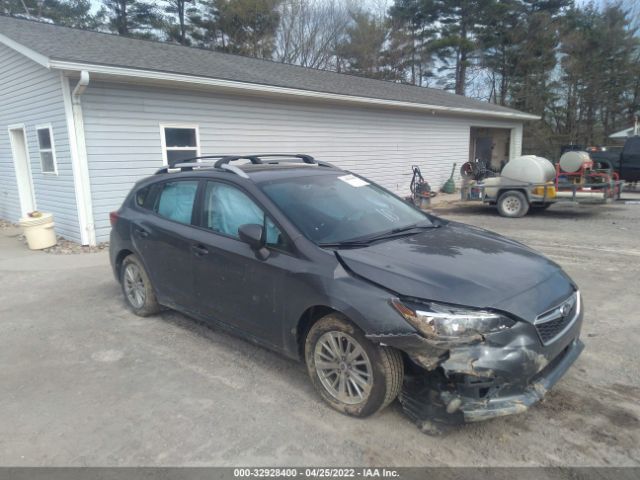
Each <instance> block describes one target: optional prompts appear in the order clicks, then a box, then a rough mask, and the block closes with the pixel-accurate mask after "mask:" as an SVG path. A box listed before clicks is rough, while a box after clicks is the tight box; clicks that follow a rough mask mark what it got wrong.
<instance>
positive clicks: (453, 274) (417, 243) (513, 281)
mask: <svg viewBox="0 0 640 480" xmlns="http://www.w3.org/2000/svg"><path fill="white" fill-rule="evenodd" d="M337 255H338V257H339V259H341V261H342V262H343V264H344V265H345V267H346V268H347V269H348V270H350V271H351V272H352V273H354V274H355V275H357V276H359V277H362V278H364V279H366V280H368V281H370V282H373V283H375V284H377V285H380V286H382V287H384V288H385V289H387V290H391V291H392V292H394V293H396V294H398V295H400V296H406V297H414V298H418V299H424V300H432V301H437V302H443V303H451V304H455V305H464V306H469V307H477V308H492V309H497V310H502V311H506V312H509V313H511V314H513V315H516V316H518V317H520V318H522V319H524V320H528V321H533V319H535V317H536V316H538V315H539V314H540V313H542V312H544V311H546V310H548V309H550V308H553V307H554V306H556V305H558V304H559V303H560V302H561V301H562V300H564V299H565V298H566V297H567V296H569V295H570V294H571V292H572V291H573V290H574V288H575V286H574V285H573V283H572V281H571V279H570V278H569V277H568V276H567V275H566V274H565V273H564V272H563V271H562V269H561V268H560V267H559V266H558V265H557V264H556V263H554V262H552V261H551V260H549V259H547V258H545V257H544V256H542V255H541V254H539V253H537V252H535V251H534V250H532V249H530V248H528V247H526V246H524V245H522V244H520V243H518V242H516V241H513V240H509V239H507V238H504V237H501V236H499V235H497V234H494V233H491V232H488V231H486V230H483V229H480V228H476V227H471V226H468V225H463V224H459V223H454V222H447V223H445V224H443V225H441V226H440V227H439V228H433V229H428V230H424V231H422V232H420V233H418V234H415V235H409V236H404V237H400V238H397V239H393V240H386V241H382V242H378V243H375V244H373V245H370V246H368V247H365V248H357V249H341V250H339V251H337Z"/></svg>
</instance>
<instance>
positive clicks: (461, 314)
mask: <svg viewBox="0 0 640 480" xmlns="http://www.w3.org/2000/svg"><path fill="white" fill-rule="evenodd" d="M391 305H393V307H394V308H395V309H396V310H397V311H398V313H400V315H402V317H403V318H404V319H405V320H407V321H408V322H409V323H410V324H411V325H413V326H414V327H415V328H416V329H417V330H418V331H419V332H420V333H422V334H423V335H424V336H426V337H428V338H452V337H453V338H461V337H470V336H474V335H478V334H480V335H482V334H486V333H492V332H499V331H501V330H505V329H507V328H511V327H512V326H513V325H515V323H516V322H515V321H514V320H512V319H511V318H509V317H506V316H504V315H501V314H499V313H495V312H489V311H486V310H474V309H467V308H460V307H455V306H453V305H445V304H442V303H434V302H429V303H424V304H422V303H406V302H402V301H400V300H399V299H397V298H394V299H392V300H391Z"/></svg>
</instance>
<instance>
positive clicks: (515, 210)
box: [497, 190, 529, 218]
mask: <svg viewBox="0 0 640 480" xmlns="http://www.w3.org/2000/svg"><path fill="white" fill-rule="evenodd" d="M497 205H498V213H500V215H502V216H503V217H509V218H519V217H524V216H525V215H526V214H527V212H528V211H529V201H528V200H527V197H525V195H524V193H522V192H519V191H518V190H508V191H506V192H504V193H503V194H502V195H500V198H499V199H498V204H497Z"/></svg>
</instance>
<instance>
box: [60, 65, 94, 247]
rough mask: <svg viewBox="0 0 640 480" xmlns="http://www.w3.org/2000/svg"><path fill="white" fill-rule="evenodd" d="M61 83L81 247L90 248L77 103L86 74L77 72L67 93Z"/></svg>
mask: <svg viewBox="0 0 640 480" xmlns="http://www.w3.org/2000/svg"><path fill="white" fill-rule="evenodd" d="M62 80H63V82H62V88H63V95H64V100H65V103H66V106H65V107H66V108H67V112H68V116H69V117H71V118H70V120H71V125H69V127H70V128H69V130H70V136H71V138H70V140H71V143H72V144H73V145H72V146H73V147H75V148H73V150H75V151H73V152H72V159H73V160H75V161H74V162H73V174H74V179H75V188H76V203H77V206H78V217H79V218H78V220H79V223H80V237H81V243H82V244H83V245H91V246H93V245H96V230H95V223H94V218H93V201H92V196H91V181H90V176H89V162H88V159H87V144H86V141H85V134H84V117H83V115H82V102H81V96H82V94H84V92H85V90H86V89H87V87H88V86H89V81H90V77H89V72H88V71H86V70H82V71H81V72H80V80H79V81H78V83H77V84H76V86H75V87H74V89H73V91H71V92H70V90H71V85H70V82H69V79H67V78H65V77H64V76H62ZM69 110H70V111H69ZM73 157H75V158H73Z"/></svg>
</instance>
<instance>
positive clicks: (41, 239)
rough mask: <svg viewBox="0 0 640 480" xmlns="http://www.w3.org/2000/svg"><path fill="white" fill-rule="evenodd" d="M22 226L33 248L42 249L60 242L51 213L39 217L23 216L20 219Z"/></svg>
mask: <svg viewBox="0 0 640 480" xmlns="http://www.w3.org/2000/svg"><path fill="white" fill-rule="evenodd" d="M20 226H21V227H22V229H23V231H24V236H25V237H26V238H27V244H28V245H29V248H30V249H31V250H42V249H43V248H49V247H53V246H54V245H55V244H56V243H58V242H57V240H56V232H55V230H54V228H53V227H54V226H55V224H54V223H53V215H52V214H50V213H43V214H42V215H40V216H39V217H23V218H21V219H20Z"/></svg>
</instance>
